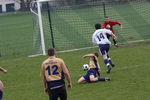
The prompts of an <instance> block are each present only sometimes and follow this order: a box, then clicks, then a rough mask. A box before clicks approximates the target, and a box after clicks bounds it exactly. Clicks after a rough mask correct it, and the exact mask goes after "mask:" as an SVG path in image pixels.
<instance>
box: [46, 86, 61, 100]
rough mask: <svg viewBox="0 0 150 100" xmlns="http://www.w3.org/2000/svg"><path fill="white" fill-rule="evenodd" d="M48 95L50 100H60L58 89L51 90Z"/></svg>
mask: <svg viewBox="0 0 150 100" xmlns="http://www.w3.org/2000/svg"><path fill="white" fill-rule="evenodd" d="M48 94H49V100H58V96H59V90H58V89H52V90H49V92H48Z"/></svg>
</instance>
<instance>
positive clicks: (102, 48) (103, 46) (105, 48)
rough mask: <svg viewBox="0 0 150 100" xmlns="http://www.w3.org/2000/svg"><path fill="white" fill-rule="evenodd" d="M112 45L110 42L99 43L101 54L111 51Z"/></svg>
mask: <svg viewBox="0 0 150 100" xmlns="http://www.w3.org/2000/svg"><path fill="white" fill-rule="evenodd" d="M109 48H110V45H109V44H99V52H100V54H101V55H107V53H108V51H109Z"/></svg>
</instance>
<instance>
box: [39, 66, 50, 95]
mask: <svg viewBox="0 0 150 100" xmlns="http://www.w3.org/2000/svg"><path fill="white" fill-rule="evenodd" d="M40 75H41V77H42V81H43V85H44V91H45V93H48V87H47V84H46V78H45V71H44V64H42V69H41V73H40Z"/></svg>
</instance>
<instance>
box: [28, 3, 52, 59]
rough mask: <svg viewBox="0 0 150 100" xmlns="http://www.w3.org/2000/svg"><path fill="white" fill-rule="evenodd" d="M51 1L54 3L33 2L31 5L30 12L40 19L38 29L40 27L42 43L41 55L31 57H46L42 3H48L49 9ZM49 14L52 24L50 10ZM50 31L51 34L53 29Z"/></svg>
mask: <svg viewBox="0 0 150 100" xmlns="http://www.w3.org/2000/svg"><path fill="white" fill-rule="evenodd" d="M50 1H52V0H33V1H32V2H31V4H30V11H31V12H32V13H33V14H34V16H37V18H38V21H37V27H39V33H40V41H41V46H39V49H40V50H41V53H39V54H35V55H31V57H32V56H38V55H46V48H45V37H44V30H43V21H42V14H41V6H42V5H41V3H42V2H46V3H47V7H48V2H50ZM48 9H49V8H48ZM48 13H49V22H51V19H50V11H49V10H48ZM50 27H51V25H50ZM50 29H51V33H52V28H50ZM33 34H34V33H33ZM52 39H53V38H52ZM33 44H34V43H33ZM40 47H41V48H40ZM53 47H54V43H53Z"/></svg>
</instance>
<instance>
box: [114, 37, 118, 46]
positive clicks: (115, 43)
mask: <svg viewBox="0 0 150 100" xmlns="http://www.w3.org/2000/svg"><path fill="white" fill-rule="evenodd" d="M113 42H114V46H116V47H118V44H117V42H116V40H115V39H113Z"/></svg>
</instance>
